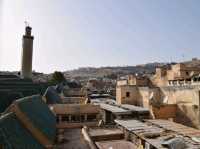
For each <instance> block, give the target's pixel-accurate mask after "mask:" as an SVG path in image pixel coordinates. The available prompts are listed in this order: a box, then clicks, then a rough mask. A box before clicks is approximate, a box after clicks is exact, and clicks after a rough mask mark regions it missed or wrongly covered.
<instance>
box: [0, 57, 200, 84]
mask: <svg viewBox="0 0 200 149" xmlns="http://www.w3.org/2000/svg"><path fill="white" fill-rule="evenodd" d="M183 63H184V64H185V65H186V66H189V67H199V68H200V60H199V59H197V58H194V59H192V60H191V61H185V62H183ZM171 64H175V63H157V62H155V63H148V64H142V65H137V66H119V67H100V68H95V67H83V68H79V69H75V70H69V71H65V72H63V73H64V76H65V77H66V78H67V79H78V80H87V79H89V78H102V77H108V76H114V75H115V76H123V75H127V74H134V73H138V74H147V75H152V74H153V73H154V72H155V69H156V67H162V66H169V65H171ZM10 73H14V74H17V72H3V74H10ZM52 73H53V72H52ZM0 74H2V72H1V71H0ZM113 74H114V75H113ZM51 75H52V74H43V73H36V72H35V73H34V74H33V79H34V80H36V81H37V82H46V81H48V80H49V78H51Z"/></svg>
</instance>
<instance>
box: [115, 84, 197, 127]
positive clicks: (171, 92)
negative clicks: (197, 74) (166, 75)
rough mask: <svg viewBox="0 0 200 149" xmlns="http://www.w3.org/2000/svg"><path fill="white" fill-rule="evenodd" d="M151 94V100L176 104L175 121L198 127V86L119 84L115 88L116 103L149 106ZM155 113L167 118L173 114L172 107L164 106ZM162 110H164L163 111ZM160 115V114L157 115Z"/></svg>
mask: <svg viewBox="0 0 200 149" xmlns="http://www.w3.org/2000/svg"><path fill="white" fill-rule="evenodd" d="M126 91H128V92H130V93H131V94H130V97H129V98H126ZM152 94H153V100H158V101H162V100H163V99H168V100H167V101H166V103H165V104H168V105H173V104H177V105H178V106H177V110H176V117H175V118H174V120H175V121H176V122H181V123H182V124H185V125H188V126H193V127H196V128H199V125H200V123H199V122H200V114H199V111H200V108H199V104H200V103H199V100H200V86H176V87H172V86H168V87H161V88H148V87H136V86H123V87H122V86H121V87H118V88H117V103H118V104H133V105H139V106H143V107H149V105H150V103H149V102H150V96H152ZM156 110H157V113H159V112H160V113H159V114H160V115H163V116H164V118H167V117H168V116H169V118H170V115H174V113H175V110H174V108H173V107H167V108H166V107H165V109H161V111H159V110H158V109H156ZM163 111H164V112H163ZM159 117H160V116H159Z"/></svg>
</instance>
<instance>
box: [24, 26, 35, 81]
mask: <svg viewBox="0 0 200 149" xmlns="http://www.w3.org/2000/svg"><path fill="white" fill-rule="evenodd" d="M31 30H32V28H31V27H30V26H26V28H25V35H23V38H22V64H21V78H23V79H32V55H33V39H34V37H33V36H32V35H31Z"/></svg>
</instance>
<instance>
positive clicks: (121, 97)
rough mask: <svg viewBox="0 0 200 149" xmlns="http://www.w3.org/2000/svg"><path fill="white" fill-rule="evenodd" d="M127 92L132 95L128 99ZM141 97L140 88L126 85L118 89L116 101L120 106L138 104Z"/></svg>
mask: <svg viewBox="0 0 200 149" xmlns="http://www.w3.org/2000/svg"><path fill="white" fill-rule="evenodd" d="M126 92H129V93H130V96H129V97H126ZM138 97H139V93H138V88H137V87H136V86H130V85H124V86H119V87H117V88H116V101H117V103H118V104H132V105H136V104H137V99H138Z"/></svg>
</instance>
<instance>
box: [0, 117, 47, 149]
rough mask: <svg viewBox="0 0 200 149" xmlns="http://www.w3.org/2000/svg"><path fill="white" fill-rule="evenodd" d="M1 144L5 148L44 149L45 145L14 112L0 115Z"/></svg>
mask: <svg viewBox="0 0 200 149" xmlns="http://www.w3.org/2000/svg"><path fill="white" fill-rule="evenodd" d="M0 146H2V147H3V149H13V148H15V149H27V148H37V149H43V146H42V145H41V144H40V143H39V142H38V141H37V140H36V139H35V138H34V137H33V136H32V135H31V134H30V133H29V131H28V130H27V129H25V128H24V127H23V125H22V124H21V123H20V121H19V120H18V119H17V117H16V115H15V114H14V113H8V114H5V115H4V116H2V117H0Z"/></svg>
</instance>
